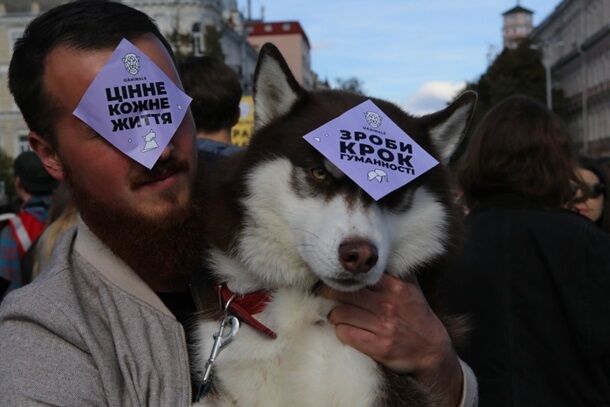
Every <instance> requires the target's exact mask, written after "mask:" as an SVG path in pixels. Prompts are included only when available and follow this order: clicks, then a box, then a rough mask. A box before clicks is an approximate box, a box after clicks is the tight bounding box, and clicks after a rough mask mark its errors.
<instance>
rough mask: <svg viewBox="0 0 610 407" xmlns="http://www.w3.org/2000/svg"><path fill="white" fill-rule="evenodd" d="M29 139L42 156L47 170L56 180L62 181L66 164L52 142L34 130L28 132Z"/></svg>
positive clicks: (36, 151) (41, 158)
mask: <svg viewBox="0 0 610 407" xmlns="http://www.w3.org/2000/svg"><path fill="white" fill-rule="evenodd" d="M28 140H29V142H30V147H32V150H34V152H35V153H36V155H37V156H38V158H40V161H42V165H43V166H44V168H45V169H46V170H47V172H48V173H49V174H50V175H51V176H52V177H53V178H55V179H56V180H58V181H62V180H63V179H64V166H63V164H62V162H61V159H60V158H59V155H58V154H57V151H56V150H55V148H53V146H51V143H49V141H47V140H46V139H45V138H43V137H41V136H40V134H38V133H36V132H34V131H31V132H30V134H28Z"/></svg>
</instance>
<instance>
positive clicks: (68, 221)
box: [32, 182, 78, 280]
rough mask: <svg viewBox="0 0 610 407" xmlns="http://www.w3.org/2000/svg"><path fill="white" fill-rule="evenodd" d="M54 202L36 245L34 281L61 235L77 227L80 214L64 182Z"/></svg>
mask: <svg viewBox="0 0 610 407" xmlns="http://www.w3.org/2000/svg"><path fill="white" fill-rule="evenodd" d="M52 202H53V203H52V205H51V208H50V210H49V220H48V226H47V228H46V229H45V231H44V233H43V234H42V235H41V236H40V238H39V240H38V242H37V245H36V253H35V256H34V266H33V269H32V280H34V279H35V278H36V277H37V276H38V274H39V273H40V270H43V269H44V266H45V264H46V263H47V262H48V261H49V259H50V258H51V255H52V254H53V249H54V248H55V245H56V243H57V242H58V241H59V238H60V237H61V235H63V233H64V232H65V231H66V230H68V229H69V228H70V227H71V226H73V225H76V215H77V213H78V212H77V210H76V205H75V204H74V200H73V199H72V192H71V191H70V188H69V187H68V186H67V185H66V183H64V182H62V183H61V184H60V186H59V187H58V188H57V190H56V191H55V193H54V194H53V200H52Z"/></svg>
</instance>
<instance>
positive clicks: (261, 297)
mask: <svg viewBox="0 0 610 407" xmlns="http://www.w3.org/2000/svg"><path fill="white" fill-rule="evenodd" d="M217 288H218V297H219V300H220V305H221V309H224V307H225V304H226V303H227V302H229V300H231V299H232V300H231V301H230V304H229V308H228V312H229V313H230V314H232V315H234V316H236V317H237V318H239V319H240V321H242V322H244V323H246V324H248V325H250V326H251V327H252V328H254V329H256V330H257V331H259V332H262V333H264V334H265V335H267V336H269V337H271V338H272V339H275V338H277V334H276V333H275V332H273V331H272V330H271V329H269V328H268V327H267V326H265V325H263V324H262V323H261V322H259V321H258V320H257V319H256V318H254V315H256V314H258V313H260V312H262V311H263V310H264V309H265V307H266V306H267V304H268V303H269V301H271V292H270V291H265V290H260V291H255V292H252V293H249V294H243V295H242V294H236V293H234V292H233V291H231V290H229V288H228V287H227V285H226V284H225V283H221V284H218V287H217Z"/></svg>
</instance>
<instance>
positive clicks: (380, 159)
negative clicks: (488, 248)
mask: <svg viewBox="0 0 610 407" xmlns="http://www.w3.org/2000/svg"><path fill="white" fill-rule="evenodd" d="M304 139H305V140H307V142H308V143H309V144H311V145H312V146H313V147H314V148H315V149H316V150H318V151H319V152H320V153H322V155H323V156H324V157H326V158H327V159H328V160H329V161H330V162H332V163H333V164H334V165H335V166H337V168H339V169H340V170H341V171H343V172H344V173H345V175H347V176H348V177H350V178H351V179H352V180H353V181H354V182H355V183H356V184H358V185H359V186H360V187H361V188H362V189H364V190H365V191H366V192H367V193H368V194H369V195H370V196H371V197H372V198H373V199H375V200H379V199H381V198H383V197H384V196H386V195H387V194H389V193H390V192H392V191H394V190H395V189H398V188H400V187H402V186H403V185H405V184H407V183H409V182H411V181H413V180H414V179H416V178H417V177H419V176H420V175H422V174H424V173H425V172H426V171H428V170H430V169H431V168H433V167H435V166H436V165H437V164H438V161H437V160H435V159H434V157H432V156H431V155H430V154H428V152H427V151H425V150H424V149H423V148H421V147H420V146H419V144H417V143H416V142H415V141H414V140H413V139H412V138H411V137H409V135H408V134H407V133H405V132H404V131H403V130H402V129H401V128H400V127H398V126H397V125H396V123H394V122H393V121H392V120H391V119H390V118H389V117H388V116H387V115H386V114H385V113H383V111H382V110H381V109H379V108H378V107H377V106H376V105H375V104H374V103H373V102H372V101H371V100H367V101H365V102H363V103H361V104H359V105H358V106H356V107H354V108H352V109H350V110H348V111H347V112H345V113H343V114H342V115H341V116H339V117H337V118H335V119H333V120H331V121H330V122H328V123H326V124H325V125H323V126H321V127H318V128H317V129H316V130H314V131H312V132H310V133H308V134H306V135H305V136H304Z"/></svg>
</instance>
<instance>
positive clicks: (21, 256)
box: [0, 151, 57, 299]
mask: <svg viewBox="0 0 610 407" xmlns="http://www.w3.org/2000/svg"><path fill="white" fill-rule="evenodd" d="M13 169H14V176H15V190H16V191H17V195H18V196H19V198H20V200H21V201H22V202H23V204H22V205H21V208H20V210H19V212H18V213H17V214H10V215H6V214H5V215H4V218H5V220H4V221H3V222H1V223H0V224H2V225H3V226H2V229H1V230H0V278H1V279H3V280H5V281H7V282H8V286H7V288H6V290H5V294H6V293H8V292H10V291H12V290H14V289H16V288H19V287H21V286H22V285H25V284H27V283H29V282H30V281H31V277H32V259H33V254H32V253H33V250H34V249H33V246H34V245H35V244H36V241H37V239H38V238H39V237H40V235H41V234H42V232H43V230H44V228H45V226H46V222H47V217H48V213H49V207H50V205H51V194H52V193H53V190H54V189H55V187H56V186H57V181H55V180H54V179H53V178H52V177H51V176H50V175H49V173H48V172H47V170H46V169H45V168H44V166H43V165H42V162H41V161H40V159H39V158H38V156H37V155H36V154H35V153H34V152H32V151H26V152H23V153H21V154H19V156H18V157H17V158H16V159H15V162H14V165H13ZM5 284H6V283H5ZM2 297H3V295H2V293H0V299H2Z"/></svg>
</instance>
